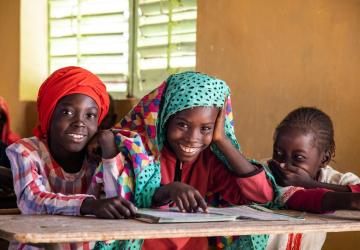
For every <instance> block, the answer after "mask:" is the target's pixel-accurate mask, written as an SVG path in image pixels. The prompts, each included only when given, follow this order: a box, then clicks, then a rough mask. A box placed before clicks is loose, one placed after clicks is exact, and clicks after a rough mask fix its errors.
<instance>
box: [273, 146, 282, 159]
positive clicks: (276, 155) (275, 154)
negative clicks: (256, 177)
mask: <svg viewBox="0 0 360 250" xmlns="http://www.w3.org/2000/svg"><path fill="white" fill-rule="evenodd" d="M273 158H274V159H275V160H281V159H283V158H284V153H283V152H282V151H281V150H277V149H274V151H273Z"/></svg>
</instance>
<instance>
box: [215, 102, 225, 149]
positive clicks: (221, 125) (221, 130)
mask: <svg viewBox="0 0 360 250" xmlns="http://www.w3.org/2000/svg"><path fill="white" fill-rule="evenodd" d="M226 104H227V98H225V101H224V106H223V107H222V108H221V109H220V110H219V114H218V116H217V118H216V123H215V129H214V133H213V142H215V143H216V144H217V143H219V142H222V141H224V140H226V139H227V137H226V134H225V116H226Z"/></svg>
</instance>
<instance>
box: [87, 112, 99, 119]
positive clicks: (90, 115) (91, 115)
mask: <svg viewBox="0 0 360 250" xmlns="http://www.w3.org/2000/svg"><path fill="white" fill-rule="evenodd" d="M86 116H87V118H89V119H96V118H97V117H98V114H97V113H87V114H86Z"/></svg>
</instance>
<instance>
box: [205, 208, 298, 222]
mask: <svg viewBox="0 0 360 250" xmlns="http://www.w3.org/2000/svg"><path fill="white" fill-rule="evenodd" d="M208 209H209V212H210V213H219V214H226V215H235V216H236V217H237V218H238V219H254V220H267V221H271V220H286V221H289V220H301V219H303V218H301V217H294V216H289V215H285V214H278V213H275V212H273V211H272V210H270V209H266V208H264V209H263V208H261V209H262V210H263V211H261V210H260V208H259V209H255V208H252V207H250V206H233V207H224V208H214V207H210V208H208Z"/></svg>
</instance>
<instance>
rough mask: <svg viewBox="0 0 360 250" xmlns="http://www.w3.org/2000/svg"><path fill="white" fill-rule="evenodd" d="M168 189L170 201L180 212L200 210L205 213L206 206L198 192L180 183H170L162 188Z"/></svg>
mask: <svg viewBox="0 0 360 250" xmlns="http://www.w3.org/2000/svg"><path fill="white" fill-rule="evenodd" d="M164 187H166V188H167V189H168V193H169V197H170V199H171V200H172V201H173V202H175V203H176V206H177V207H178V208H179V209H180V211H182V212H198V210H199V208H201V209H202V210H203V211H204V212H207V205H206V202H205V200H204V198H203V197H202V196H201V194H200V193H199V191H197V190H196V189H195V188H193V187H192V186H190V185H187V184H185V183H181V182H172V183H170V184H167V185H166V186H164Z"/></svg>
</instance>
